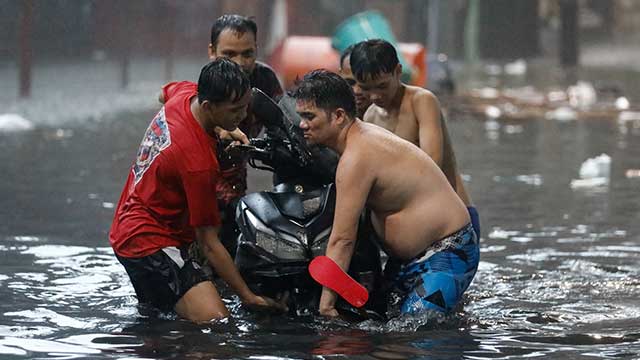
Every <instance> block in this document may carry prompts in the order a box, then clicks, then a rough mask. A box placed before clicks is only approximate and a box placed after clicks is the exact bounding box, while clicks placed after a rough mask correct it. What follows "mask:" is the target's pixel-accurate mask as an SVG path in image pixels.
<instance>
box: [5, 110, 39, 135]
mask: <svg viewBox="0 0 640 360" xmlns="http://www.w3.org/2000/svg"><path fill="white" fill-rule="evenodd" d="M34 128H35V126H34V125H33V123H32V122H31V121H29V120H27V119H25V118H24V117H22V116H21V115H19V114H0V133H2V132H20V131H30V130H33V129H34Z"/></svg>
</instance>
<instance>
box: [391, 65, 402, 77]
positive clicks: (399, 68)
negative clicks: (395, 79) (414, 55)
mask: <svg viewBox="0 0 640 360" xmlns="http://www.w3.org/2000/svg"><path fill="white" fill-rule="evenodd" d="M393 72H394V74H395V75H398V76H400V75H402V64H400V63H398V65H396V68H395V69H394V70H393Z"/></svg>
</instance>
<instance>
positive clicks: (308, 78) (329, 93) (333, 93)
mask: <svg viewBox="0 0 640 360" xmlns="http://www.w3.org/2000/svg"><path fill="white" fill-rule="evenodd" d="M291 97H293V98H294V99H296V100H301V101H309V102H311V101H313V102H314V103H315V105H316V107H318V108H320V109H323V110H325V111H329V112H332V111H334V110H336V109H338V108H342V109H344V111H345V112H346V113H347V115H348V116H349V117H351V118H355V117H356V98H355V95H353V90H352V89H351V86H349V84H348V83H347V82H346V81H345V80H344V79H343V78H342V77H341V76H340V75H338V74H336V73H333V72H331V71H327V70H324V69H320V70H313V71H311V72H309V73H307V74H306V75H305V76H304V77H303V78H302V80H300V81H298V82H297V83H296V87H295V89H293V91H292V92H291Z"/></svg>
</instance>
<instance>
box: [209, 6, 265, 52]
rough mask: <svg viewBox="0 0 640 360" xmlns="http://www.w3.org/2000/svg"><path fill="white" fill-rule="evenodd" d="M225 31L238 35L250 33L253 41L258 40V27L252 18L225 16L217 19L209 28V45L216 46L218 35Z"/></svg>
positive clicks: (233, 15) (234, 15)
mask: <svg viewBox="0 0 640 360" xmlns="http://www.w3.org/2000/svg"><path fill="white" fill-rule="evenodd" d="M225 29H231V30H233V31H234V32H236V33H238V34H244V33H246V32H251V33H252V34H253V38H254V39H257V38H258V26H257V25H256V22H255V21H254V20H253V18H250V17H246V16H242V15H236V14H226V15H222V16H220V17H219V18H217V19H216V21H215V22H214V23H213V25H212V26H211V44H212V45H213V46H216V45H218V38H219V37H220V33H222V31H223V30H225Z"/></svg>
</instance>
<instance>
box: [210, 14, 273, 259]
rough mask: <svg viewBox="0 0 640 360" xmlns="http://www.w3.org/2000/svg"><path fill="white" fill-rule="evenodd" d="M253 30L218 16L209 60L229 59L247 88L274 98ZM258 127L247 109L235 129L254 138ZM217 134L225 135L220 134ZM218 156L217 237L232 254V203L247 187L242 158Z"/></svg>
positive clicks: (247, 21) (240, 19)
mask: <svg viewBox="0 0 640 360" xmlns="http://www.w3.org/2000/svg"><path fill="white" fill-rule="evenodd" d="M257 33H258V28H257V26H256V23H255V22H254V21H253V20H252V19H251V18H248V17H245V16H241V15H235V14H231V15H223V16H221V17H219V18H218V19H217V20H216V21H215V22H214V23H213V26H212V27H211V43H209V59H210V60H214V59H216V58H220V57H224V58H228V59H230V60H232V61H233V62H235V63H236V64H238V65H240V66H241V67H242V69H243V71H244V72H245V73H246V74H247V75H248V76H249V81H250V83H251V87H256V88H258V89H260V90H262V92H264V93H265V94H267V95H268V96H269V97H271V98H273V99H274V100H276V101H277V100H278V99H279V98H280V97H281V96H282V93H283V91H282V87H281V86H280V82H279V81H278V78H277V76H276V74H275V73H274V72H273V70H272V69H271V68H270V67H269V66H268V65H266V64H264V63H262V62H259V61H256V56H257V43H256V39H257ZM262 126H263V124H262V121H260V119H258V118H256V117H255V116H254V115H253V114H251V113H250V112H249V113H247V117H246V118H245V119H243V120H242V122H240V125H239V126H238V128H239V129H240V130H242V132H243V133H244V134H245V135H246V136H247V137H249V138H254V137H256V136H258V134H259V133H260V131H261V130H262ZM220 132H221V133H223V132H224V130H222V129H219V133H220ZM219 135H221V136H220V137H223V138H224V137H225V136H224V134H219ZM221 155H222V156H221V158H220V161H221V162H220V167H221V170H222V178H221V180H220V181H219V182H218V185H217V194H218V203H219V206H220V210H221V212H222V223H223V228H222V230H221V238H222V240H223V243H225V246H227V249H228V250H229V252H230V253H231V254H232V255H233V254H235V239H236V238H237V226H235V221H234V214H235V205H236V203H237V200H238V199H239V198H240V197H242V196H243V195H244V194H245V192H246V190H247V165H246V161H245V160H244V159H242V158H236V157H233V156H232V157H229V156H228V155H225V154H221Z"/></svg>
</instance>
